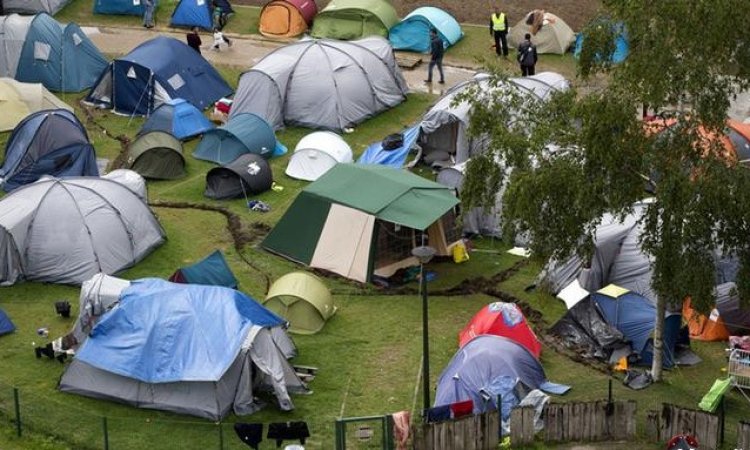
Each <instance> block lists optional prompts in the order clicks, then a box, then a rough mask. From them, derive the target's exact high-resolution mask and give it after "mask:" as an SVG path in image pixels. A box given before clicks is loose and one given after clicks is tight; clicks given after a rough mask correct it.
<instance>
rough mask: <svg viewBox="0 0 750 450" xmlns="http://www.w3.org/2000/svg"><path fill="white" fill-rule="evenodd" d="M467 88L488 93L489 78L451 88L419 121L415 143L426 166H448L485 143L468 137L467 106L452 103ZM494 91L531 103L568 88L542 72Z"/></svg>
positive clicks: (479, 77) (556, 76)
mask: <svg viewBox="0 0 750 450" xmlns="http://www.w3.org/2000/svg"><path fill="white" fill-rule="evenodd" d="M470 86H477V87H478V89H480V90H482V91H489V90H490V89H491V75H488V74H478V75H475V76H474V78H473V79H471V80H467V81H464V82H463V83H460V84H457V85H456V86H454V87H452V88H451V89H449V90H448V92H446V94H445V95H444V96H443V97H441V98H440V100H438V102H437V103H436V104H435V105H434V106H433V107H432V108H430V110H429V111H427V113H426V114H425V115H424V117H423V118H422V122H421V123H420V127H421V135H420V137H419V144H420V145H421V147H422V151H423V155H424V160H425V161H426V162H428V163H429V164H432V163H434V162H442V163H443V165H445V166H449V165H452V163H461V162H464V161H466V160H467V159H469V158H470V157H471V156H472V155H475V154H481V153H483V152H484V150H485V148H486V145H487V144H486V142H485V141H486V140H485V139H483V138H482V137H478V138H471V137H469V135H468V129H469V122H470V121H471V107H470V105H469V103H468V102H461V103H459V104H455V102H454V99H455V98H456V96H457V95H458V94H459V93H461V92H464V91H465V90H466V89H468V88H469V87H470ZM498 89H513V90H515V91H516V92H518V93H520V94H521V95H523V96H524V97H526V98H529V99H530V100H532V101H533V100H536V101H544V100H546V99H548V98H549V97H550V96H551V95H552V94H553V93H555V92H557V91H564V90H566V89H568V81H567V80H566V79H565V78H563V76H562V75H559V74H557V73H554V72H542V73H539V74H536V75H533V76H530V77H523V78H510V79H508V83H507V84H501V85H500V86H499V87H498Z"/></svg>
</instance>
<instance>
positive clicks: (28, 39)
mask: <svg viewBox="0 0 750 450" xmlns="http://www.w3.org/2000/svg"><path fill="white" fill-rule="evenodd" d="M0 48H2V49H3V51H2V52H0V76H1V77H10V78H15V79H16V80H18V81H23V82H25V83H42V84H43V85H44V87H46V88H47V89H49V90H51V91H56V92H60V91H62V92H80V91H83V90H84V89H88V88H89V87H91V86H93V85H94V83H95V82H96V79H97V77H98V76H99V74H100V73H101V71H102V70H103V69H104V68H105V67H107V60H106V59H105V58H104V56H103V55H102V54H101V52H99V49H97V48H96V46H95V45H94V43H93V42H91V40H90V39H89V38H88V37H87V36H86V34H85V33H84V32H83V31H81V28H79V27H78V25H76V24H75V23H69V24H67V25H65V26H63V25H62V24H60V23H59V22H57V21H56V20H55V19H53V18H52V17H51V16H50V15H49V14H46V13H39V14H37V15H35V16H19V15H18V14H11V15H9V16H0Z"/></svg>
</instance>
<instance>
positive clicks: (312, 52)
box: [230, 37, 408, 131]
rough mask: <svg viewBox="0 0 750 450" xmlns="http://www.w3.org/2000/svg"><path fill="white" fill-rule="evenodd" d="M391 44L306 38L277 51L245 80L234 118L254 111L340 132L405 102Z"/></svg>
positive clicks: (276, 121) (279, 122)
mask: <svg viewBox="0 0 750 450" xmlns="http://www.w3.org/2000/svg"><path fill="white" fill-rule="evenodd" d="M407 89H408V88H407V85H406V82H405V81H404V78H403V76H402V75H401V70H400V69H399V67H398V64H396V58H395V56H394V55H393V49H392V48H391V45H390V43H389V42H388V40H386V39H384V38H381V37H371V38H367V39H360V40H358V41H353V42H342V41H334V40H317V39H313V40H301V41H299V42H295V43H293V44H289V45H286V46H284V47H281V48H278V49H276V50H274V51H272V52H271V53H269V54H268V55H266V56H265V57H264V58H263V59H261V60H260V61H259V62H258V63H257V64H255V65H254V66H253V68H252V69H250V70H248V71H247V72H245V73H244V74H242V76H241V77H240V82H239V86H238V87H237V94H236V95H235V97H234V103H233V104H232V109H231V112H230V118H231V117H235V116H236V115H238V114H242V113H247V112H251V113H255V114H257V115H259V116H260V117H262V118H264V119H265V120H266V121H267V122H268V123H270V124H271V125H272V126H273V127H274V129H279V128H282V127H283V126H284V125H290V126H291V125H295V126H302V127H308V128H322V129H327V130H333V131H341V130H343V129H345V128H349V127H352V126H354V125H356V124H358V123H360V122H363V121H365V120H366V119H368V118H370V117H373V116H375V115H377V114H379V113H381V112H383V111H385V110H386V109H389V108H392V107H394V106H396V105H398V104H399V103H401V102H402V101H404V100H406V92H407Z"/></svg>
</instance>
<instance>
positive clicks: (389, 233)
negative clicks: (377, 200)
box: [375, 220, 414, 267]
mask: <svg viewBox="0 0 750 450" xmlns="http://www.w3.org/2000/svg"><path fill="white" fill-rule="evenodd" d="M377 230H378V237H377V241H376V247H375V249H376V250H375V252H376V254H375V267H384V266H387V265H389V264H393V263H395V262H398V261H401V260H403V259H406V258H408V257H409V256H411V250H412V249H413V248H414V229H413V228H409V227H405V226H400V225H396V224H394V223H390V222H383V221H380V220H379V221H378V227H377Z"/></svg>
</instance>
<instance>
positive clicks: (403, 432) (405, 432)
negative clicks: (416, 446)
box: [391, 411, 411, 450]
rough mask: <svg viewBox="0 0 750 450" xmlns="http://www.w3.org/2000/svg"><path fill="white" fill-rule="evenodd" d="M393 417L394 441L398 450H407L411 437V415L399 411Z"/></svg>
mask: <svg viewBox="0 0 750 450" xmlns="http://www.w3.org/2000/svg"><path fill="white" fill-rule="evenodd" d="M391 417H393V440H394V441H395V442H396V450H406V449H407V444H408V442H409V437H411V413H410V412H409V411H399V412H397V413H393V414H392V415H391Z"/></svg>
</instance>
